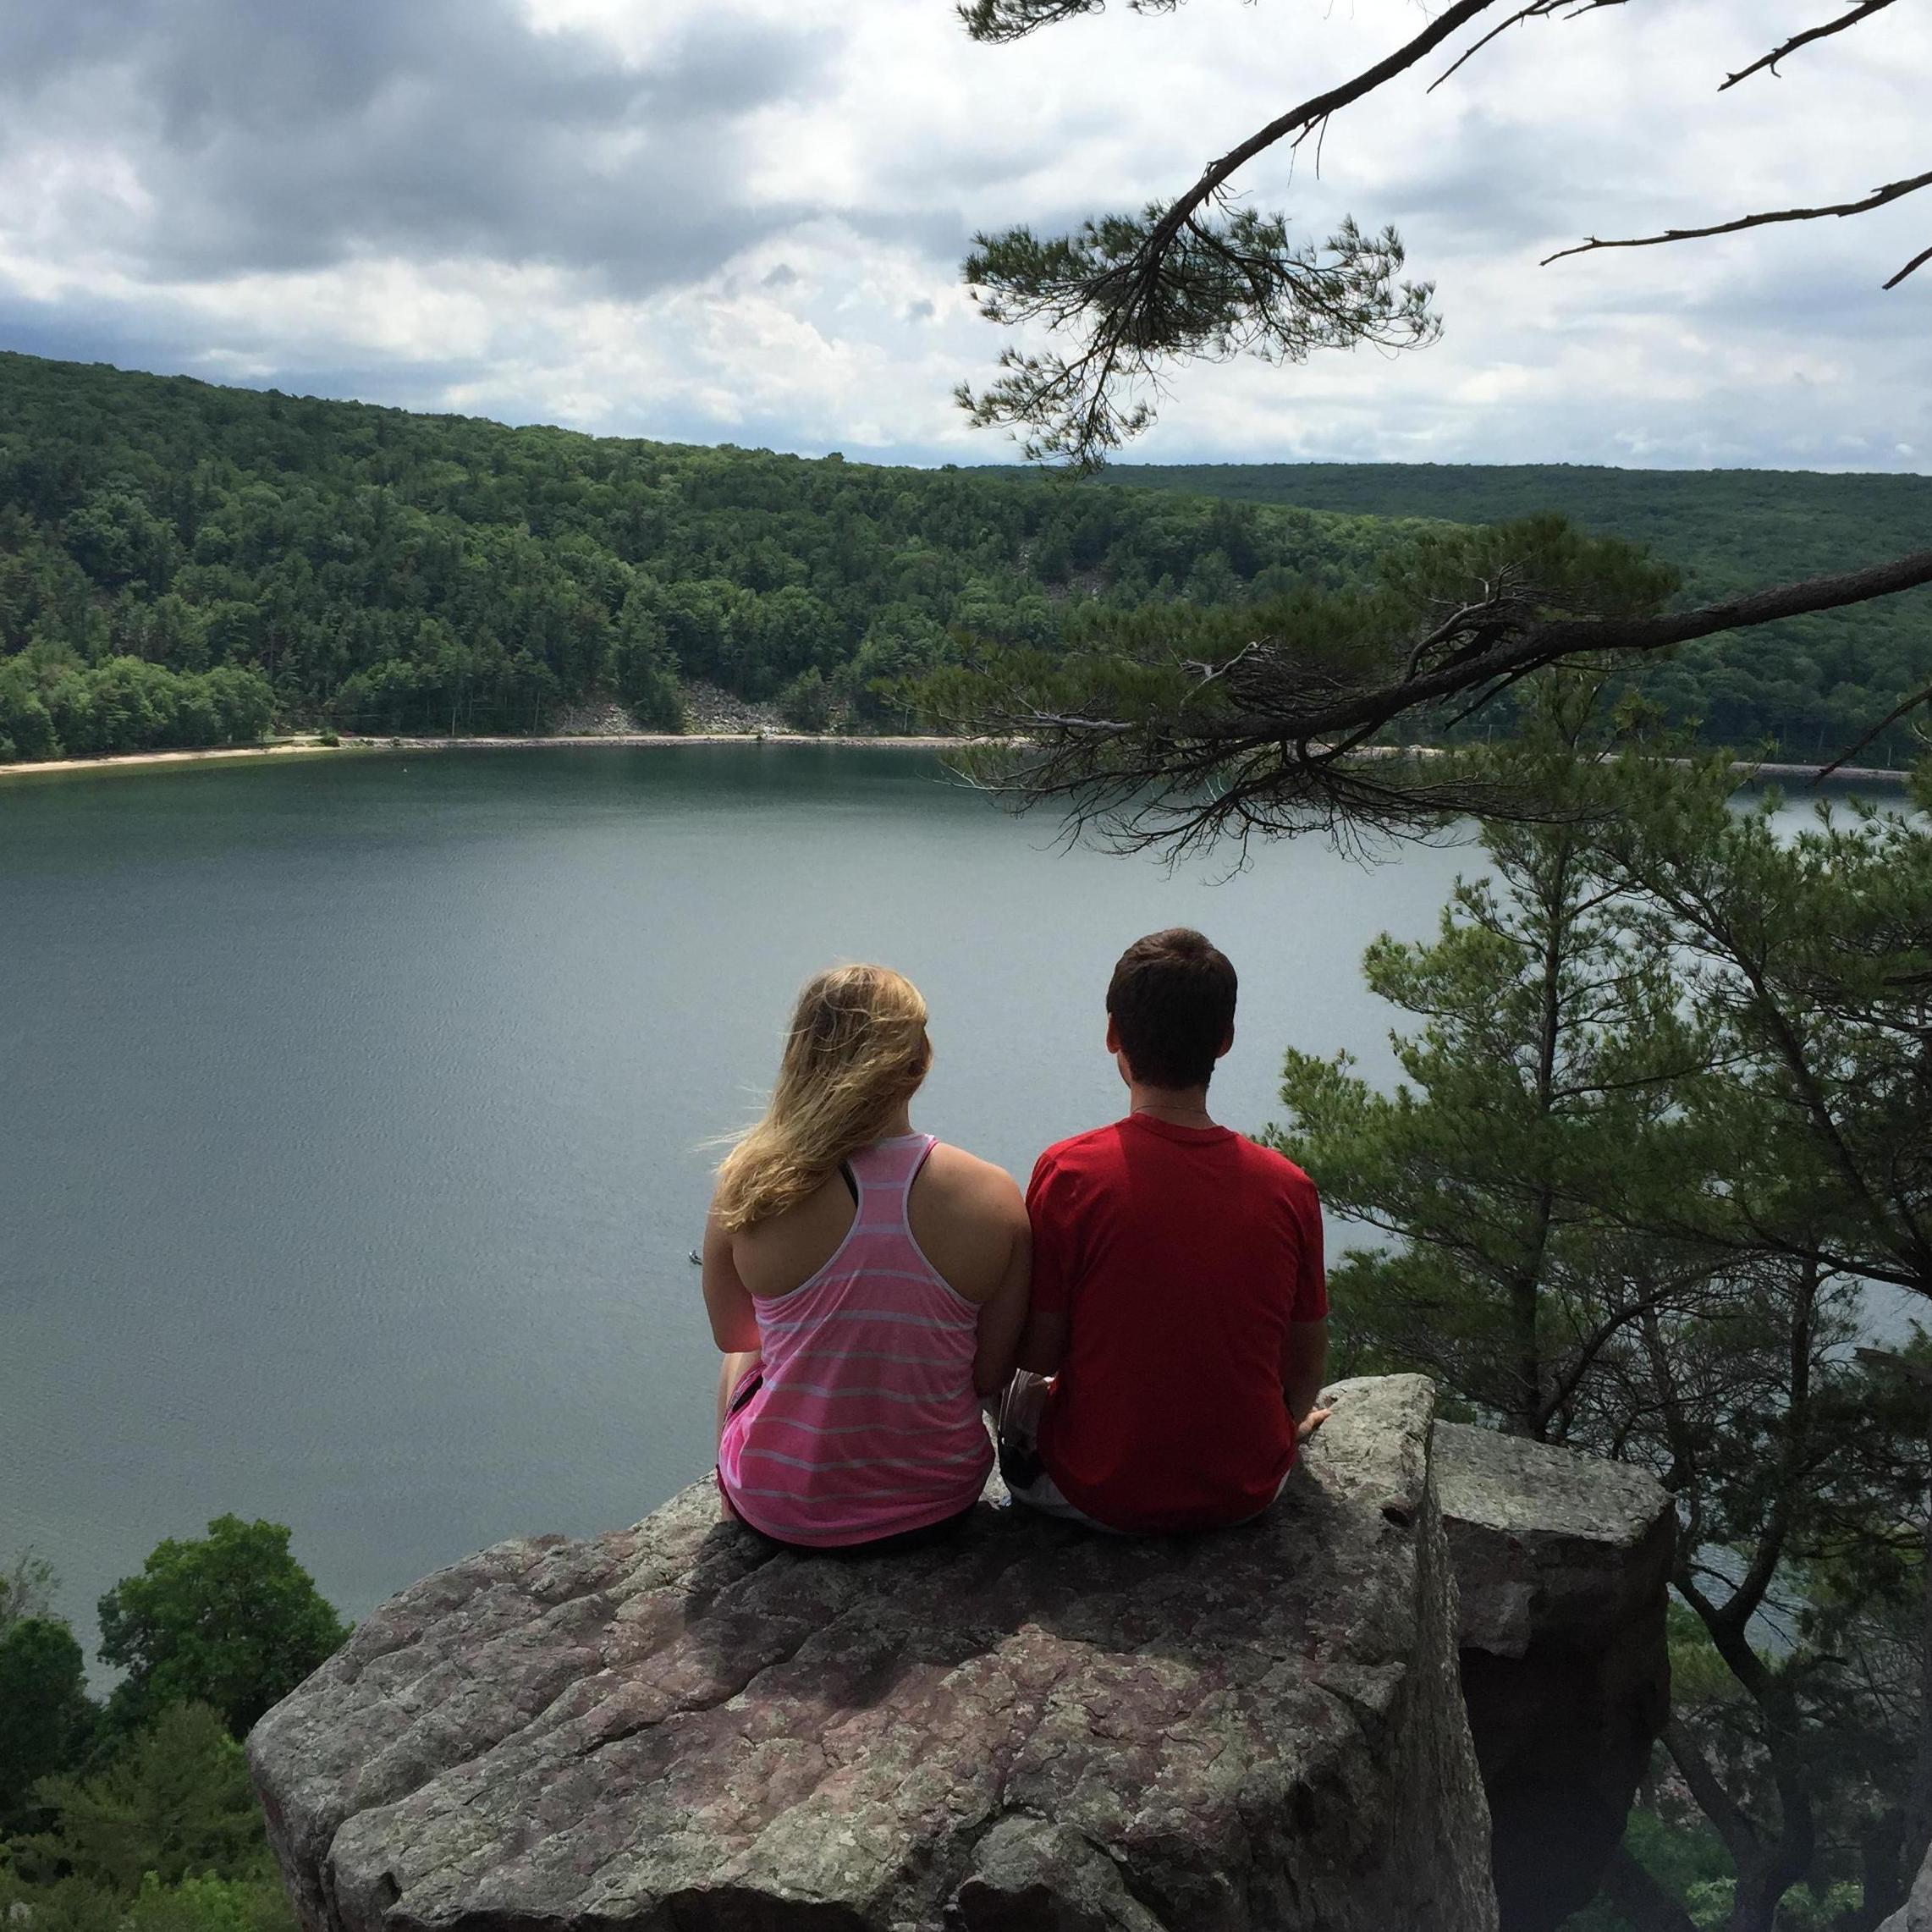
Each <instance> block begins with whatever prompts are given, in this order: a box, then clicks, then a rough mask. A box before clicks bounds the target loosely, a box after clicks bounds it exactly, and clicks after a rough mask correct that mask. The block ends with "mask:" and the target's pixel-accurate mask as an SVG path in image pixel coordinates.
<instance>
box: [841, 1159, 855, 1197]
mask: <svg viewBox="0 0 1932 1932" xmlns="http://www.w3.org/2000/svg"><path fill="white" fill-rule="evenodd" d="M839 1179H840V1180H841V1181H844V1182H845V1192H847V1193H848V1194H850V1196H851V1197H852V1205H853V1206H854V1207H855V1208H856V1207H857V1206H858V1204H859V1177H858V1175H856V1174H854V1173H853V1172H852V1164H851V1162H850V1161H849V1160H842V1161H840V1162H839Z"/></svg>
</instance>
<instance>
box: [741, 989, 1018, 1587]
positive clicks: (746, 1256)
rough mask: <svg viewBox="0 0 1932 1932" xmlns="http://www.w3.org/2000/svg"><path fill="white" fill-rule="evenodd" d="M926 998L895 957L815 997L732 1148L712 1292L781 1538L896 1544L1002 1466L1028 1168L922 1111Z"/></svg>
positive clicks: (956, 1509) (922, 1532) (757, 1486)
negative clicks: (990, 1413)
mask: <svg viewBox="0 0 1932 1932" xmlns="http://www.w3.org/2000/svg"><path fill="white" fill-rule="evenodd" d="M932 1059H933V1052H932V1048H931V1045H930V1044H929V1043H928V1042H927V1037H926V1002H925V1001H924V1000H923V999H921V998H920V996H919V993H918V989H917V988H916V987H914V986H913V985H912V983H911V981H910V980H907V979H905V978H903V977H901V976H900V975H899V974H898V973H896V972H891V971H889V969H888V968H886V967H884V966H835V967H834V968H833V969H832V970H831V971H829V972H822V973H819V974H818V975H817V976H816V977H814V978H812V980H810V981H808V982H807V983H806V986H805V988H804V989H803V991H802V992H801V993H800V994H799V996H798V1005H797V1008H796V1010H795V1012H794V1013H793V1016H792V1022H791V1031H790V1035H789V1037H788V1038H787V1039H786V1041H785V1047H784V1059H783V1061H782V1062H781V1064H780V1065H779V1078H778V1085H777V1087H775V1088H774V1089H773V1093H772V1098H771V1104H770V1106H769V1107H768V1109H766V1112H765V1115H764V1118H763V1119H762V1120H760V1121H759V1122H758V1123H757V1126H754V1127H753V1128H751V1131H749V1132H748V1133H746V1135H745V1136H744V1137H743V1138H741V1139H740V1141H739V1142H737V1144H736V1145H735V1147H734V1148H732V1149H731V1152H730V1153H729V1154H728V1155H727V1156H726V1157H725V1159H724V1164H723V1165H722V1166H721V1167H720V1168H719V1170H718V1187H717V1192H716V1193H715V1194H714V1195H713V1198H712V1203H711V1213H710V1216H709V1218H708V1219H707V1222H706V1224H705V1236H704V1254H703V1260H704V1300H705V1307H706V1308H707V1311H708V1312H709V1313H710V1316H711V1332H712V1335H713V1337H714V1338H715V1340H717V1343H718V1347H719V1348H720V1349H722V1350H723V1351H724V1356H725V1360H724V1372H723V1373H722V1375H721V1376H720V1378H719V1380H718V1488H719V1489H720V1490H721V1491H722V1492H723V1494H724V1501H725V1506H726V1508H727V1509H728V1510H729V1511H730V1512H731V1513H732V1514H733V1515H735V1516H738V1517H739V1518H740V1519H741V1520H742V1521H743V1522H746V1523H748V1524H750V1525H751V1527H752V1528H753V1529H755V1530H757V1531H759V1532H760V1533H762V1534H763V1535H764V1536H766V1537H768V1538H771V1539H772V1540H773V1541H774V1542H779V1543H784V1544H795V1545H798V1546H800V1547H802V1548H806V1549H858V1548H863V1549H873V1550H877V1549H886V1548H892V1547H895V1546H898V1545H900V1544H903V1543H904V1542H905V1541H906V1540H908V1539H911V1538H919V1539H923V1538H925V1537H927V1536H929V1535H931V1534H933V1533H937V1532H938V1531H939V1530H940V1529H943V1528H944V1527H950V1526H951V1525H952V1524H953V1523H954V1522H956V1521H959V1520H962V1519H963V1518H964V1516H965V1515H966V1512H967V1511H970V1510H971V1509H972V1506H973V1504H974V1502H975V1501H976V1500H977V1498H978V1495H979V1492H980V1489H981V1486H982V1485H983V1483H984V1482H985V1480H986V1478H987V1474H988V1472H989V1471H990V1470H991V1468H992V1467H993V1450H992V1445H991V1443H990V1442H989V1440H988V1436H987V1433H986V1430H985V1428H984V1426H983V1423H982V1422H981V1419H980V1408H979V1398H980V1397H981V1396H983V1395H994V1394H996V1393H997V1392H998V1391H999V1390H1000V1389H1002V1388H1003V1387H1004V1386H1005V1383H1006V1380H1007V1378H1008V1377H1009V1376H1010V1374H1011V1373H1012V1370H1013V1357H1014V1351H1015V1350H1016V1346H1017V1345H1018V1341H1019V1335H1020V1329H1021V1325H1022V1324H1023V1323H1024V1322H1025V1319H1026V1314H1027V1270H1028V1264H1029V1259H1030V1252H1031V1250H1030V1244H1029V1236H1028V1232H1027V1209H1026V1204H1025V1203H1024V1202H1023V1200H1022V1199H1021V1194H1020V1190H1019V1188H1018V1187H1017V1186H1016V1185H1015V1184H1014V1181H1013V1179H1012V1177H1011V1176H1010V1175H1008V1174H1005V1173H1004V1172H1003V1171H1002V1170H1000V1169H999V1168H997V1167H994V1166H992V1165H990V1164H988V1163H987V1162H985V1161H983V1160H976V1159H974V1158H973V1156H972V1155H971V1154H969V1153H963V1152H962V1151H961V1150H960V1148H953V1147H947V1146H945V1145H944V1144H943V1143H941V1142H938V1141H936V1140H934V1139H933V1137H932V1136H931V1135H930V1134H922V1133H916V1132H915V1131H914V1130H913V1126H912V1120H911V1102H912V1096H913V1095H914V1094H915V1093H917V1092H918V1090H919V1087H920V1083H921V1082H922V1081H923V1080H924V1079H925V1077H926V1073H927V1068H928V1067H929V1066H930V1065H932Z"/></svg>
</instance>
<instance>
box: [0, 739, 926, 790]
mask: <svg viewBox="0 0 1932 1932" xmlns="http://www.w3.org/2000/svg"><path fill="white" fill-rule="evenodd" d="M962 742H964V740H960V739H957V738H933V737H916V736H909V737H899V738H893V737H883V736H882V737H860V736H856V735H839V734H836V733H830V732H827V733H823V734H819V733H813V732H809V731H681V732H680V731H604V732H596V733H589V732H586V733H581V734H575V735H573V734H569V733H566V734H563V735H559V736H557V737H553V738H366V737H354V738H351V737H344V739H343V740H341V742H340V743H339V744H335V745H323V744H318V743H315V742H313V741H304V742H302V743H299V744H282V745H214V746H208V747H206V748H205V749H203V750H200V751H109V752H105V753H102V754H100V755H98V756H96V757H85V758H25V759H18V760H16V761H14V762H13V763H11V764H0V779H12V778H27V777H30V776H32V775H33V774H34V773H36V772H111V771H121V770H143V771H145V770H151V769H152V768H155V767H156V766H160V765H201V764H211V763H213V762H217V761H229V762H235V761H247V760H250V759H261V758H290V757H315V758H322V757H340V756H341V755H342V754H343V753H344V752H357V753H361V752H368V751H551V750H556V749H559V748H562V749H564V750H567V751H582V750H585V749H586V748H589V747H592V746H606V745H611V746H619V747H622V748H625V749H627V750H631V751H638V750H645V751H665V750H669V749H671V748H673V747H674V746H680V745H751V746H761V745H781V746H788V747H789V746H795V745H821V746H832V747H833V748H834V749H835V750H838V751H861V750H881V751H944V750H946V749H947V748H948V747H949V746H955V745H958V744H960V743H962Z"/></svg>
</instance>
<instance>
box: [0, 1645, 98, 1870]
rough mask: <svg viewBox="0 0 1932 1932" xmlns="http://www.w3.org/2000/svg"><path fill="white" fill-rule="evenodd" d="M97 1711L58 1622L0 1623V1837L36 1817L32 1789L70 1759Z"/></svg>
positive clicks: (75, 1648)
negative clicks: (3, 1624) (1, 1625)
mask: <svg viewBox="0 0 1932 1932" xmlns="http://www.w3.org/2000/svg"><path fill="white" fill-rule="evenodd" d="M96 1715H98V1714H97V1713H96V1709H95V1707H94V1705H93V1704H92V1702H91V1700H90V1699H89V1698H88V1695H87V1673H86V1664H85V1660H84V1659H83V1657H82V1655H81V1652H80V1644H79V1643H76V1642H75V1641H74V1632H72V1631H70V1630H69V1628H68V1627H67V1626H66V1625H65V1624H64V1623H62V1622H60V1621H58V1620H57V1619H55V1618H52V1617H47V1616H24V1617H16V1618H14V1620H13V1621H11V1622H8V1624H6V1625H5V1626H4V1627H0V1837H3V1836H6V1835H7V1834H8V1832H13V1831H23V1830H27V1829H28V1828H29V1827H30V1826H31V1825H34V1824H35V1823H36V1821H37V1820H38V1818H39V1815H40V1810H41V1808H40V1806H39V1805H38V1804H37V1803H36V1801H35V1798H34V1787H35V1786H36V1785H37V1784H38V1783H39V1782H40V1781H41V1779H42V1778H47V1777H52V1775H55V1774H56V1773H57V1772H60V1771H64V1770H68V1769H69V1768H70V1767H71V1766H72V1765H73V1764H74V1763H75V1762H76V1760H77V1759H78V1758H79V1757H80V1753H81V1751H82V1750H83V1749H84V1748H85V1745H86V1743H87V1741H88V1739H89V1737H91V1734H92V1731H93V1727H94V1722H95V1719H96Z"/></svg>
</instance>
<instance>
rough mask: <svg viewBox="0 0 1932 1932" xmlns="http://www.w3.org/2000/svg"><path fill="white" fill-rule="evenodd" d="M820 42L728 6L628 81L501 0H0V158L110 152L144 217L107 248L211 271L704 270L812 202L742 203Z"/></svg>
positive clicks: (629, 276) (641, 273)
mask: <svg viewBox="0 0 1932 1932" xmlns="http://www.w3.org/2000/svg"><path fill="white" fill-rule="evenodd" d="M830 51H831V50H830V49H828V47H826V45H825V39H824V36H823V35H820V36H816V37H815V39H814V40H813V41H810V42H808V41H806V38H805V37H804V36H802V35H799V34H795V33H789V32H784V31H779V30H773V29H772V28H770V27H768V26H758V25H753V24H752V23H751V22H749V21H747V20H746V19H743V18H740V17H734V15H733V14H732V13H731V11H730V10H729V8H723V7H720V8H715V9H713V10H712V11H710V12H709V13H707V14H706V15H705V16H704V18H703V21H702V25H694V26H693V27H692V28H691V30H689V31H688V32H686V33H685V34H684V35H682V36H680V38H678V39H677V40H675V41H673V42H672V43H671V45H670V46H669V47H667V48H665V49H663V50H661V51H659V52H655V53H654V54H653V56H652V59H651V60H650V62H649V63H648V64H647V67H644V68H633V67H629V66H626V65H625V63H624V61H623V60H622V58H621V57H620V56H619V54H618V53H617V52H616V51H615V50H614V49H613V48H612V47H610V46H609V44H608V42H606V41H603V39H601V38H599V37H597V36H593V35H591V34H586V33H582V32H578V31H564V32H538V31H537V30H533V29H532V28H531V26H530V25H528V24H527V23H526V21H525V20H524V19H523V18H522V17H521V15H520V14H519V13H518V12H517V11H516V9H515V7H514V6H513V5H511V4H509V0H333V3H332V4H329V5H328V6H322V5H319V4H300V5H294V4H290V3H289V0H67V3H66V4H63V5H61V6H58V7H55V6H44V7H43V6H41V5H37V4H35V5H20V6H14V7H11V8H6V9H4V11H0V120H3V121H4V122H5V123H8V124H11V128H10V131H9V132H8V133H6V134H0V145H4V144H7V143H10V142H18V141H22V140H37V141H41V142H45V141H47V140H56V141H63V142H67V141H70V142H73V143H74V144H76V145H88V144H99V143H102V142H107V143H111V144H112V145H113V146H115V147H117V148H118V149H119V150H120V151H122V152H123V153H124V154H125V155H126V156H128V157H129V159H130V160H131V162H132V163H133V165H134V168H135V173H136V175H137V177H138V179H139V181H140V185H141V187H142V189H143V190H145V193H146V196H147V197H148V198H149V206H147V207H146V209H144V210H143V211H141V212H139V213H138V214H137V213H136V212H134V211H132V210H129V211H126V212H122V213H119V214H118V216H117V217H116V218H115V220H114V221H113V223H112V232H109V233H103V232H102V230H101V228H100V226H99V225H98V223H99V221H100V218H101V217H98V214H97V212H96V217H95V219H94V220H91V222H90V223H89V226H90V228H91V229H92V230H93V232H91V233H89V234H86V235H85V237H78V238H77V239H85V242H86V243H87V244H88V245H92V246H102V245H106V246H107V247H109V248H110V249H111V250H112V251H113V252H114V253H115V254H117V255H120V256H124V257H126V258H127V259H128V260H129V261H130V263H131V264H132V265H134V266H135V267H138V268H139V269H140V271H142V272H146V273H150V274H158V275H171V276H180V277H188V278H207V279H218V278H226V277H228V276H231V275H234V274H235V273H238V272H248V271H254V270H266V271H271V272H273V271H286V270H289V269H301V268H314V267H325V266H327V265H328V264H330V263H332V262H335V261H340V260H342V259H344V257H347V256H355V255H360V254H369V253H388V252H392V251H394V252H396V253H399V254H405V255H408V256H412V257H414V258H416V259H421V258H423V257H425V256H429V257H435V256H485V257H487V258H489V259H493V260H497V261H508V262H515V263H520V264H521V263H531V262H538V263H549V264H554V265H556V266H558V267H564V268H569V269H574V270H588V271H592V272H597V273H598V274H599V275H601V276H603V277H604V278H608V280H609V282H610V283H612V285H613V286H614V288H616V289H619V290H621V291H623V292H625V293H629V294H635V293H639V292H643V291H647V290H649V289H656V288H660V287H663V286H666V285H669V284H673V283H680V282H685V281H689V280H691V279H692V278H695V277H697V276H700V275H702V274H703V273H705V272H708V271H709V270H710V269H712V268H713V267H716V266H717V265H718V262H720V261H724V260H725V259H727V258H729V256H731V255H732V254H734V253H735V252H736V251H737V250H739V249H740V248H741V247H743V246H744V245H746V244H747V243H749V242H751V241H752V240H754V239H757V238H758V237H759V236H760V235H762V234H766V233H768V232H770V231H771V230H772V229H773V228H776V227H779V226H780V225H783V224H784V223H786V222H787V221H789V220H790V219H793V218H795V216H796V214H797V213H798V212H800V211H798V210H796V209H786V208H784V207H777V206H754V205H751V202H750V200H749V198H748V197H747V196H746V194H745V192H744V190H743V173H744V162H743V153H744V147H743V142H742V138H741V137H742V128H743V123H744V119H745V117H746V115H747V114H748V113H751V112H752V111H753V110H756V109H757V108H759V107H763V106H765V105H767V104H768V103H771V102H782V101H785V100H788V99H791V98H795V97H796V96H798V95H799V94H800V93H801V91H806V90H807V89H809V87H810V86H811V85H812V82H813V80H814V79H815V76H816V74H817V69H819V67H820V65H821V63H822V62H823V58H825V56H826V54H827V53H828V52H830Z"/></svg>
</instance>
